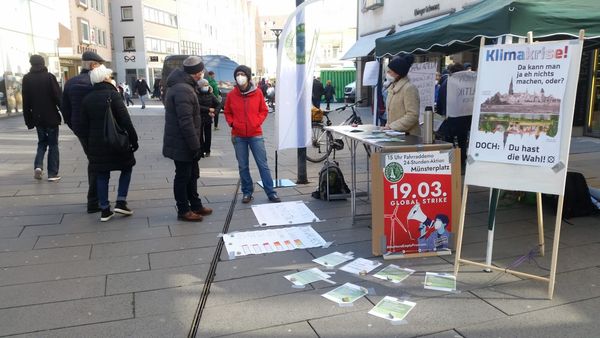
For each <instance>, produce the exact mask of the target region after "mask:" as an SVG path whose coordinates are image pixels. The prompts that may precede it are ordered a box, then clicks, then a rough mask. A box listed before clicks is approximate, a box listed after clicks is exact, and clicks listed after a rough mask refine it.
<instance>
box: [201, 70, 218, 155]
mask: <svg viewBox="0 0 600 338" xmlns="http://www.w3.org/2000/svg"><path fill="white" fill-rule="evenodd" d="M198 89H199V92H198V104H199V105H200V118H201V119H202V130H203V133H202V138H203V139H202V150H203V152H204V157H210V146H211V141H212V121H213V118H214V117H215V114H216V110H217V109H218V108H219V100H218V99H217V97H216V96H214V95H213V92H212V87H211V86H210V84H209V83H208V80H206V79H201V80H200V81H198Z"/></svg>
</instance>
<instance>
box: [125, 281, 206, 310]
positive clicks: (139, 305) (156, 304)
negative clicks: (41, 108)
mask: <svg viewBox="0 0 600 338" xmlns="http://www.w3.org/2000/svg"><path fill="white" fill-rule="evenodd" d="M203 288H204V285H203V284H202V285H190V286H181V287H173V288H168V289H161V290H153V291H143V292H136V293H135V315H136V317H138V318H140V317H148V316H152V315H154V316H155V315H160V314H163V313H172V312H176V311H185V312H188V313H194V312H195V311H196V308H197V307H198V302H199V301H200V294H201V293H202V289H203ZM211 292H212V288H211Z"/></svg>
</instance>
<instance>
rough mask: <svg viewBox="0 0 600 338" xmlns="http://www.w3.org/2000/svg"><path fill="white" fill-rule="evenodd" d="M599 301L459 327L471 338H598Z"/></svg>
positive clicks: (599, 328)
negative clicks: (492, 337)
mask: <svg viewBox="0 0 600 338" xmlns="http://www.w3.org/2000/svg"><path fill="white" fill-rule="evenodd" d="M599 308H600V298H597V297H596V298H592V299H587V300H583V301H580V302H576V303H570V304H565V305H561V306H556V307H551V308H548V309H545V310H540V311H532V312H528V313H524V314H520V315H515V316H510V317H506V318H501V319H498V320H494V321H489V322H485V323H477V324H473V325H469V326H463V325H456V327H457V331H458V332H460V333H461V334H462V335H463V336H465V337H468V338H477V337H491V336H494V337H531V338H547V337H597V336H598V331H600V322H599V321H598V309H599Z"/></svg>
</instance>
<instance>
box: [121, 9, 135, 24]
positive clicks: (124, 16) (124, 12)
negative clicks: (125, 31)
mask: <svg viewBox="0 0 600 338" xmlns="http://www.w3.org/2000/svg"><path fill="white" fill-rule="evenodd" d="M121 21H133V7H131V6H121Z"/></svg>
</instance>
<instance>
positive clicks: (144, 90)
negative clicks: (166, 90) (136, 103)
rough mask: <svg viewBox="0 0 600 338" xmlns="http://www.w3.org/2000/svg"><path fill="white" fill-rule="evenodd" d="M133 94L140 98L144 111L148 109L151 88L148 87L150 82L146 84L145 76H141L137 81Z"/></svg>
mask: <svg viewBox="0 0 600 338" xmlns="http://www.w3.org/2000/svg"><path fill="white" fill-rule="evenodd" d="M133 92H134V93H136V94H137V95H138V96H139V97H140V101H141V102H142V109H146V95H148V92H150V87H148V82H146V80H145V79H144V77H143V76H140V77H139V78H138V79H137V81H135V85H134V87H133Z"/></svg>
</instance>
